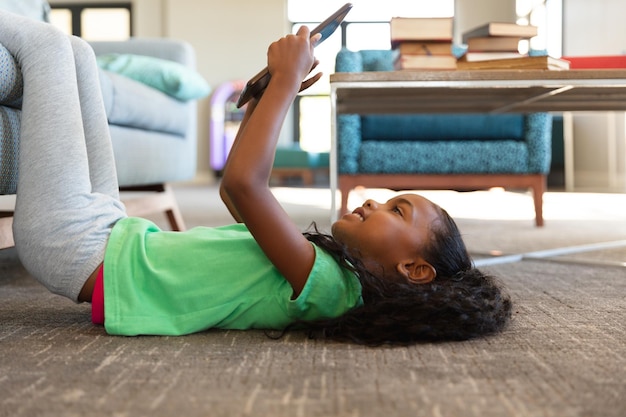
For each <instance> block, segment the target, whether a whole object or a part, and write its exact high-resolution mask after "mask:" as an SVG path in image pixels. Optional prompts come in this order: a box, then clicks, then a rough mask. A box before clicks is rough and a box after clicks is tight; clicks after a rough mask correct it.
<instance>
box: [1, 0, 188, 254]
mask: <svg viewBox="0 0 626 417" xmlns="http://www.w3.org/2000/svg"><path fill="white" fill-rule="evenodd" d="M7 4H9V5H11V4H13V5H18V6H19V8H20V10H17V12H20V13H21V14H25V15H28V16H30V17H40V18H41V20H45V19H46V17H47V4H46V3H45V2H41V1H38V0H25V1H24V2H22V0H20V1H19V2H17V1H14V2H12V3H11V2H10V1H8V0H0V8H6V7H3V6H6V5H7ZM29 6H32V7H30V8H29ZM33 7H40V12H39V14H38V13H37V10H35V11H33ZM9 10H11V8H10V7H9ZM11 11H14V12H15V11H16V10H11ZM92 47H93V49H94V51H95V52H96V55H98V56H101V55H103V54H110V53H118V54H136V55H141V56H150V57H156V58H160V59H165V60H169V61H174V62H177V63H180V64H183V65H184V66H186V67H188V68H192V69H193V68H195V54H194V50H193V49H192V47H191V46H190V45H189V44H187V43H185V42H181V41H177V40H171V39H139V38H135V39H131V40H129V41H124V42H94V43H92ZM100 75H101V77H100V78H101V86H102V91H103V96H104V101H105V108H106V111H107V117H108V120H109V125H110V130H111V139H112V142H113V150H114V153H115V160H116V166H117V171H118V180H119V183H120V189H121V190H122V191H137V192H140V191H141V192H142V193H132V194H130V195H131V196H132V197H133V198H131V199H125V200H124V202H125V204H126V208H127V211H128V212H129V214H130V215H134V216H143V215H146V214H149V213H154V212H163V213H165V214H166V215H167V218H168V220H169V222H170V225H171V228H172V229H173V230H181V229H184V223H183V221H182V217H181V216H180V212H179V210H178V207H177V204H176V200H175V198H174V195H173V193H172V191H171V189H170V187H169V186H168V185H167V184H168V183H171V182H175V181H185V180H190V179H192V178H193V177H194V176H195V173H196V153H197V146H196V140H197V134H196V118H197V116H196V114H197V111H196V100H194V99H191V100H186V101H183V100H179V99H176V98H173V97H171V96H170V95H168V94H165V93H163V92H161V91H159V90H157V89H155V88H152V87H149V86H148V85H146V84H145V83H142V82H138V81H135V80H133V79H131V78H129V77H126V76H124V75H119V74H116V73H113V72H110V71H106V70H100ZM21 83H22V79H21V74H20V73H19V68H18V66H17V65H16V63H15V61H14V60H13V58H12V57H11V55H10V54H9V53H8V51H7V50H6V49H5V48H4V47H2V45H1V44H0V195H8V194H15V193H16V192H17V189H16V185H17V177H18V173H17V160H18V145H19V133H20V104H21V91H22V86H21ZM144 191H145V192H148V193H143V192H144ZM123 195H128V194H123ZM11 217H12V212H11V211H10V210H5V211H1V212H0V248H3V247H9V246H12V245H13V240H12V235H11Z"/></svg>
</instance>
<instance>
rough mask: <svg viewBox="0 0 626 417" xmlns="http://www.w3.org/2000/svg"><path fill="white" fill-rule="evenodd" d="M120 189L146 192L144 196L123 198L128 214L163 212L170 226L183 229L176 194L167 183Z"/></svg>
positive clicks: (139, 214)
mask: <svg viewBox="0 0 626 417" xmlns="http://www.w3.org/2000/svg"><path fill="white" fill-rule="evenodd" d="M120 191H130V192H141V193H143V192H146V193H149V194H147V195H145V196H141V197H136V198H131V199H128V200H124V205H125V206H126V212H127V213H128V215H129V216H137V217H142V216H145V215H148V214H154V213H158V212H161V213H165V215H166V216H167V220H168V222H169V224H170V228H171V229H172V230H174V231H183V230H185V222H184V220H183V216H182V214H181V212H180V209H179V208H178V203H177V202H176V196H175V195H174V191H173V190H172V188H171V186H170V185H169V184H154V185H147V186H136V187H122V188H120Z"/></svg>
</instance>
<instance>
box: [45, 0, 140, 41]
mask: <svg viewBox="0 0 626 417" xmlns="http://www.w3.org/2000/svg"><path fill="white" fill-rule="evenodd" d="M51 8H52V11H51V13H50V22H51V23H52V24H53V25H55V26H57V27H58V28H59V29H61V30H62V31H63V32H65V33H67V34H71V35H76V36H80V37H81V38H83V39H86V40H88V41H103V40H107V41H121V40H126V39H128V38H130V37H131V35H132V19H131V4H130V3H71V4H69V3H68V4H61V3H55V4H52V5H51Z"/></svg>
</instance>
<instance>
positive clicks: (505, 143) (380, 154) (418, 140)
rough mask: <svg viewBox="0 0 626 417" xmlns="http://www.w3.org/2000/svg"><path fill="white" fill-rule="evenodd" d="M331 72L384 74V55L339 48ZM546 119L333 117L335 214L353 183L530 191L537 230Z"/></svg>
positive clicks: (387, 57)
mask: <svg viewBox="0 0 626 417" xmlns="http://www.w3.org/2000/svg"><path fill="white" fill-rule="evenodd" d="M335 70H336V71H337V72H363V71H391V70H393V58H392V51H389V50H364V51H358V52H354V51H349V50H347V49H342V50H341V51H340V52H339V53H338V55H337V60H336V67H335ZM551 129H552V118H551V115H550V114H547V113H534V114H503V115H487V114H445V115H441V114H432V115H431V114H428V115H426V114H411V115H406V114H402V115H400V114H397V115H396V114H394V115H363V116H360V115H340V116H339V117H338V120H337V160H338V166H337V170H338V187H339V190H340V191H341V210H342V212H345V211H346V209H347V201H348V194H349V193H350V191H351V190H352V189H354V188H355V187H357V186H364V187H384V188H389V189H395V190H400V189H454V190H473V189H481V188H488V187H504V188H516V189H532V192H533V199H534V206H535V223H536V225H537V226H543V214H542V205H543V193H544V192H545V189H546V178H547V174H548V171H549V168H550V158H551Z"/></svg>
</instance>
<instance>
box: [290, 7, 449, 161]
mask: <svg viewBox="0 0 626 417" xmlns="http://www.w3.org/2000/svg"><path fill="white" fill-rule="evenodd" d="M344 3H345V1H344V0H332V1H331V0H329V1H325V2H324V3H323V5H324V7H311V4H310V3H308V2H303V1H302V0H288V17H289V20H290V21H291V22H292V23H293V32H294V33H295V32H296V31H297V30H298V28H299V27H300V26H302V25H307V26H308V27H309V28H311V29H312V28H314V27H315V26H317V24H318V23H319V22H321V21H323V20H324V19H326V18H327V17H328V15H330V14H331V13H332V12H334V11H335V10H337V9H339V8H340V7H341V6H342V5H343V4H344ZM352 4H353V5H354V7H353V8H352V10H351V11H350V13H349V14H348V16H347V17H346V20H345V21H344V23H343V24H342V25H341V29H338V30H337V32H336V33H335V34H333V36H331V37H330V38H329V39H328V40H326V41H325V42H324V43H323V44H321V45H320V46H318V47H317V48H316V49H315V56H316V57H317V58H318V59H319V60H320V67H319V70H320V71H322V72H323V73H324V77H323V78H322V79H321V80H320V81H318V82H317V84H316V85H315V86H313V87H311V88H310V89H309V90H307V91H306V92H304V93H303V94H302V95H301V96H299V97H298V98H297V99H296V102H295V111H294V117H295V121H294V136H293V137H294V138H296V139H295V140H299V141H300V146H302V148H303V149H305V150H308V151H311V152H325V151H328V150H329V149H330V99H329V94H330V84H329V81H328V77H329V74H331V73H333V72H334V68H335V55H336V54H337V52H339V50H340V49H341V48H342V47H346V48H348V49H351V50H355V51H357V50H361V49H389V48H390V40H389V20H391V18H392V17H393V16H406V17H446V16H453V15H454V0H439V1H431V0H412V1H406V0H385V1H384V2H381V1H379V0H353V1H352Z"/></svg>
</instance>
